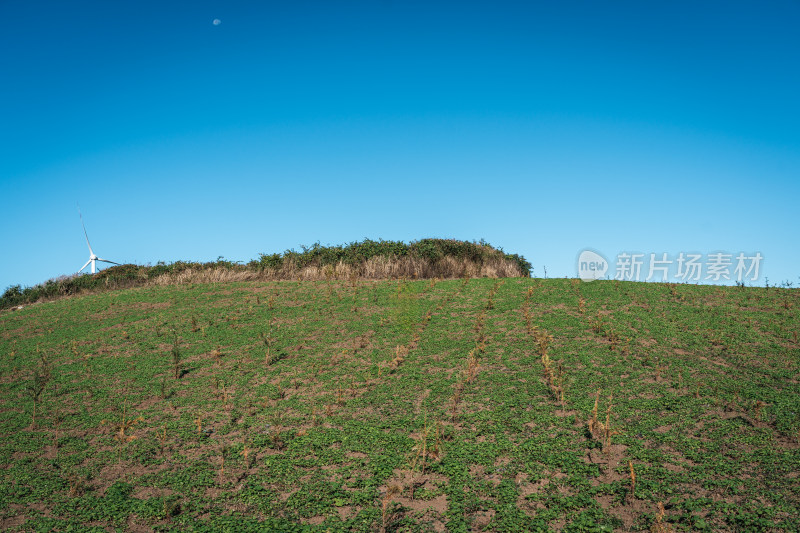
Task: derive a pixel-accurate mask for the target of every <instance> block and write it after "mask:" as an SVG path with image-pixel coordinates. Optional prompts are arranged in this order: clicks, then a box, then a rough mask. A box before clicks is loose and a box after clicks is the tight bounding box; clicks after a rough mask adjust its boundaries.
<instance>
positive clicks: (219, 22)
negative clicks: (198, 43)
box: [211, 19, 222, 26]
mask: <svg viewBox="0 0 800 533" xmlns="http://www.w3.org/2000/svg"><path fill="white" fill-rule="evenodd" d="M211 24H213V25H214V26H219V25H220V24H222V21H221V20H219V19H214V20H213V22H211Z"/></svg>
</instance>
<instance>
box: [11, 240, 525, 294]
mask: <svg viewBox="0 0 800 533" xmlns="http://www.w3.org/2000/svg"><path fill="white" fill-rule="evenodd" d="M301 248H302V251H300V252H298V251H297V250H294V249H290V250H286V251H285V252H283V253H272V254H263V253H262V254H259V257H258V259H253V260H251V261H249V262H248V263H247V264H241V262H233V261H226V260H225V259H224V258H223V257H220V258H218V259H217V260H216V261H214V262H208V263H199V262H196V261H175V262H173V263H169V264H167V263H164V262H159V263H158V264H157V265H155V266H150V265H134V264H126V265H119V266H114V267H110V268H107V269H104V270H101V271H100V272H98V273H97V274H93V275H89V274H84V275H79V274H76V275H72V276H61V277H60V278H57V279H52V280H48V281H47V282H45V283H41V284H39V285H35V286H33V287H25V288H23V287H22V286H20V285H12V286H11V287H8V288H7V289H6V290H5V292H4V293H3V295H2V296H0V309H7V308H9V307H14V306H19V305H22V304H30V303H34V302H38V301H47V300H53V299H57V298H62V297H64V296H71V295H74V294H86V293H90V292H101V291H107V290H116V289H121V288H129V287H141V286H146V285H173V284H177V283H207V282H220V281H254V280H260V281H269V280H321V279H325V280H330V279H349V280H352V279H355V278H358V279H397V278H408V279H431V278H442V279H448V278H464V277H491V278H497V277H520V276H523V277H528V276H530V275H531V264H530V263H529V262H528V261H527V260H526V259H525V258H524V257H523V256H521V255H519V254H508V253H505V252H504V251H503V250H502V249H498V248H495V247H494V246H492V245H490V244H489V243H487V242H485V241H483V240H481V241H480V242H474V241H473V242H470V241H459V240H456V239H420V240H418V241H412V242H410V243H408V244H406V243H405V242H402V241H385V240H382V239H381V240H377V241H373V240H371V239H364V240H363V241H356V242H351V243H349V244H345V245H338V246H322V245H320V244H319V243H315V244H314V245H312V246H301Z"/></svg>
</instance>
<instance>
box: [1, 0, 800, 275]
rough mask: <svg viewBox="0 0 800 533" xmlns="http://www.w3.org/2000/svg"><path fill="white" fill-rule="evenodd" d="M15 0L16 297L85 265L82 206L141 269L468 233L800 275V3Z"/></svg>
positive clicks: (8, 109)
mask: <svg viewBox="0 0 800 533" xmlns="http://www.w3.org/2000/svg"><path fill="white" fill-rule="evenodd" d="M0 10H2V11H1V12H2V13H3V19H4V29H3V32H2V33H0V50H1V51H2V52H0V69H2V70H1V72H2V83H0V197H2V198H3V205H4V217H3V218H4V220H3V223H2V226H0V228H2V229H0V237H1V238H2V249H3V256H4V260H3V261H2V263H1V264H0V290H2V289H3V288H5V287H7V286H9V285H12V284H22V285H23V286H25V285H33V284H36V283H39V282H43V281H45V280H47V279H49V278H53V277H56V276H59V275H63V274H70V273H73V272H75V271H76V270H77V269H78V268H80V266H81V265H83V263H84V262H85V261H86V260H87V259H88V250H87V248H86V244H85V242H84V237H83V233H82V230H81V227H80V221H79V219H78V213H77V210H76V204H78V203H79V204H80V206H81V209H82V211H83V215H84V220H85V222H86V227H87V230H88V232H89V237H90V239H91V242H92V246H93V248H94V249H95V252H96V253H97V254H98V255H100V256H101V257H105V258H108V259H111V260H113V261H117V262H136V263H141V264H146V263H153V264H154V263H156V262H158V261H162V260H163V261H167V262H169V261H174V260H179V259H183V260H198V261H208V260H214V259H216V258H217V257H218V256H224V257H225V258H227V259H231V260H242V261H247V260H249V259H253V258H256V257H257V256H258V254H259V253H260V252H268V253H271V252H276V251H283V250H285V249H287V248H298V247H299V245H301V244H312V243H314V242H316V241H319V242H321V243H322V244H339V243H345V242H350V241H354V240H360V239H362V238H364V237H369V238H373V239H378V238H383V239H399V240H406V241H409V240H415V239H419V238H423V237H454V238H459V239H468V240H473V239H476V240H477V239H481V238H484V239H486V240H488V241H489V242H490V243H492V244H495V245H497V246H501V247H503V248H504V249H506V250H507V251H511V252H516V253H521V254H523V255H525V256H526V257H527V258H528V259H529V260H530V261H531V262H532V263H533V265H534V273H535V274H536V275H539V276H541V275H544V270H545V268H546V269H547V275H548V276H550V277H553V276H575V275H576V258H577V256H578V253H579V252H580V251H581V250H582V249H584V248H591V249H594V250H597V251H599V252H601V253H602V254H603V255H604V256H605V257H606V258H608V259H609V260H611V261H613V260H614V259H615V256H616V255H617V254H619V253H621V252H626V251H627V252H632V251H635V252H641V253H644V254H646V255H649V254H650V253H656V254H659V255H660V254H661V253H663V252H666V253H668V254H669V255H670V257H676V256H677V255H678V254H679V253H680V252H687V253H688V252H696V253H701V254H711V253H714V252H720V251H723V252H728V253H731V254H737V253H739V252H745V253H746V254H754V253H756V252H759V253H761V254H762V256H763V257H764V260H763V263H762V264H761V276H760V279H759V280H758V281H757V282H754V284H763V283H764V278H765V277H766V278H769V281H770V283H771V284H772V283H777V282H780V281H784V280H788V281H791V282H793V283H794V284H795V285H798V284H799V283H800V252H799V251H798V249H797V246H796V244H797V228H798V227H800V214H799V213H800V209H798V198H800V128H798V124H800V99H798V97H797V95H798V94H800V69H798V68H797V65H799V64H800V32H797V27H798V25H799V24H800V4H798V3H797V2H789V1H785V2H773V3H767V4H761V5H756V4H755V3H738V2H702V3H697V2H669V3H660V4H657V5H656V4H655V3H652V2H613V3H598V2H563V3H562V2H548V3H532V2H492V3H489V2H468V1H467V2H464V1H459V2H435V1H425V2H423V1H420V2H416V1H403V2H400V1H394V0H373V1H363V2H359V1H346V2H303V1H298V2H280V3H271V2H236V1H226V2H202V1H200V2H198V1H192V2H148V1H137V2H99V1H97V2H91V1H84V2H80V1H79V2H38V1H35V0H26V1H17V0H6V1H5V2H3V3H1V4H0ZM214 19H219V20H220V21H221V23H220V24H218V25H214V24H213V23H212V21H213V20H214ZM730 283H732V282H730Z"/></svg>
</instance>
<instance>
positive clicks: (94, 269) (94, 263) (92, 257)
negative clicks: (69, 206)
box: [78, 208, 119, 274]
mask: <svg viewBox="0 0 800 533" xmlns="http://www.w3.org/2000/svg"><path fill="white" fill-rule="evenodd" d="M78 216H79V217H81V226H83V235H84V236H85V237H86V246H88V247H89V260H88V261H86V264H85V265H83V266H82V267H81V269H80V270H78V274H80V273H81V272H82V271H83V269H84V268H86V267H87V266H89V264H90V263H91V265H92V274H95V273H97V262H98V261H102V262H104V263H111V264H112V265H119V263H115V262H114V261H109V260H108V259H101V258H99V257H97V256H96V255H95V253H94V251H93V250H92V245H91V244H89V234H87V233H86V224H84V223H83V215H82V214H81V209H80V208H78Z"/></svg>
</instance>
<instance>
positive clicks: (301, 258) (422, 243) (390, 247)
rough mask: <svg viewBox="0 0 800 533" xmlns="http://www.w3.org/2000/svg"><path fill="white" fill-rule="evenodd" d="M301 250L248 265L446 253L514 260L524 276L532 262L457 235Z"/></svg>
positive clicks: (306, 264) (433, 259)
mask: <svg viewBox="0 0 800 533" xmlns="http://www.w3.org/2000/svg"><path fill="white" fill-rule="evenodd" d="M302 249H303V251H302V252H297V251H295V250H287V251H285V252H284V253H282V254H270V255H267V254H260V256H259V259H257V260H255V259H254V260H253V261H250V263H249V264H248V266H251V267H254V268H259V269H262V270H263V269H273V270H279V269H281V268H283V266H284V265H285V264H287V263H289V264H291V265H292V266H294V267H295V268H305V267H309V266H316V267H323V266H325V265H336V264H339V263H344V264H345V265H350V266H354V265H359V264H363V263H366V262H367V261H369V260H370V259H372V258H373V257H395V258H399V257H412V258H419V259H426V260H428V261H430V262H432V263H435V262H437V261H440V260H442V259H444V258H445V257H451V258H454V259H457V260H467V261H471V262H473V263H477V264H482V263H484V262H486V261H487V260H489V259H505V260H507V261H511V262H512V263H514V264H515V265H516V266H517V267H518V268H519V269H520V271H521V272H522V273H523V275H524V276H530V273H531V264H530V263H529V262H528V261H526V260H525V258H524V257H522V256H521V255H518V254H506V253H504V252H503V251H502V250H498V249H497V248H494V247H492V246H491V245H490V244H488V243H487V242H485V241H483V240H481V241H480V242H469V241H458V240H455V239H421V240H419V241H413V242H411V243H410V244H406V243H404V242H402V241H384V240H378V241H373V240H370V239H364V240H363V241H360V242H352V243H350V244H347V245H339V246H321V245H320V244H319V243H316V244H314V245H313V246H303V247H302Z"/></svg>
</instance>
